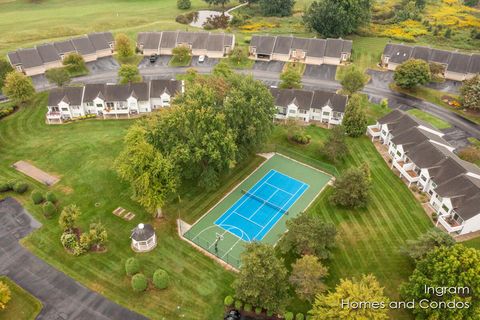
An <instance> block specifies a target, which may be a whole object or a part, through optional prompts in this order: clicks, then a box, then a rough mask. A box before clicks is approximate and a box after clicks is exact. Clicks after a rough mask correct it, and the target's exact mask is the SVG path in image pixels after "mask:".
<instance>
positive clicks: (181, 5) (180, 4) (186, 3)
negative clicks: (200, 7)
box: [177, 0, 192, 10]
mask: <svg viewBox="0 0 480 320" xmlns="http://www.w3.org/2000/svg"><path fill="white" fill-rule="evenodd" d="M191 6H192V2H191V1H190V0H177V8H178V9H180V10H187V9H190V7H191Z"/></svg>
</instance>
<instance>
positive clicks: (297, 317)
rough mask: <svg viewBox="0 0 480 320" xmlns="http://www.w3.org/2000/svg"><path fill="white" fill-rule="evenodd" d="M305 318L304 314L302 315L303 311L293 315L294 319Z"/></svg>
mask: <svg viewBox="0 0 480 320" xmlns="http://www.w3.org/2000/svg"><path fill="white" fill-rule="evenodd" d="M303 319H305V316H304V315H303V313H297V315H296V316H295V320H303Z"/></svg>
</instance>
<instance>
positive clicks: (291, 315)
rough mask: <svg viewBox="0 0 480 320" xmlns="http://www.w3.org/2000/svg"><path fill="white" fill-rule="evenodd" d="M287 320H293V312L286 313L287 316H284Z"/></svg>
mask: <svg viewBox="0 0 480 320" xmlns="http://www.w3.org/2000/svg"><path fill="white" fill-rule="evenodd" d="M283 317H284V318H285V320H293V313H292V312H290V311H289V312H285V315H284V316H283Z"/></svg>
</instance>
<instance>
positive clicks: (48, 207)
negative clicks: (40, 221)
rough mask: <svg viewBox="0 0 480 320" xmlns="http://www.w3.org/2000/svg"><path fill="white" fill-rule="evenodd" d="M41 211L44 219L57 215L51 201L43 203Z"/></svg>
mask: <svg viewBox="0 0 480 320" xmlns="http://www.w3.org/2000/svg"><path fill="white" fill-rule="evenodd" d="M42 211H43V215H44V216H45V218H47V219H49V218H51V217H53V216H54V215H55V213H57V207H56V206H55V204H54V203H53V202H51V201H45V202H44V203H43V205H42Z"/></svg>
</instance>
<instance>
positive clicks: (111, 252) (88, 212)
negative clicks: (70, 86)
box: [0, 94, 260, 320]
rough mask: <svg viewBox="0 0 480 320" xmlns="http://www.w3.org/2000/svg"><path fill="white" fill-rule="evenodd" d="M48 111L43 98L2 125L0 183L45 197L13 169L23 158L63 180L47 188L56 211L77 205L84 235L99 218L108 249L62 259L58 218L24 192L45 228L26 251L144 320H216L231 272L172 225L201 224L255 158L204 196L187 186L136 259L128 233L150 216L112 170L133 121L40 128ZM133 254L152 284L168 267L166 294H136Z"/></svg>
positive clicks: (23, 199)
mask: <svg viewBox="0 0 480 320" xmlns="http://www.w3.org/2000/svg"><path fill="white" fill-rule="evenodd" d="M45 106H46V95H45V94H41V95H39V97H38V98H37V99H36V100H35V103H34V106H29V107H26V108H22V109H21V110H19V111H18V112H16V113H15V114H13V115H11V116H9V117H7V118H4V119H2V120H1V121H0V150H2V151H1V152H0V180H9V179H22V180H25V181H28V183H29V184H30V185H31V186H35V188H38V189H41V190H42V191H46V187H44V186H42V185H40V184H39V183H37V182H35V181H33V180H30V179H27V178H26V177H25V176H23V175H22V174H21V173H18V172H17V171H15V170H14V169H13V168H11V167H10V165H11V164H12V163H14V162H16V161H17V160H20V159H22V160H29V161H31V162H32V163H33V164H35V165H36V166H38V167H39V168H41V169H43V170H45V171H47V172H50V173H52V174H56V175H59V176H60V182H59V183H57V184H56V185H55V186H54V187H52V188H50V189H51V190H53V191H54V192H55V193H56V194H57V196H58V197H59V199H60V205H61V206H65V205H67V204H70V203H75V204H77V205H78V206H79V207H80V209H81V210H82V213H83V214H82V216H81V218H80V222H79V224H80V227H81V229H82V230H85V229H87V228H88V225H89V223H90V222H91V221H95V220H100V221H101V222H102V223H103V224H104V225H105V226H106V228H107V231H108V238H109V241H108V244H107V248H108V251H107V252H106V253H102V254H99V253H90V254H86V255H83V256H81V257H73V256H71V255H69V254H67V253H66V252H65V250H64V249H63V248H62V246H61V243H60V240H59V239H60V234H61V231H60V228H59V226H58V214H57V215H56V216H54V218H52V219H51V220H47V219H45V218H44V217H43V215H42V214H41V210H40V209H41V208H40V207H39V206H34V205H33V203H32V201H31V200H30V197H29V194H30V192H29V191H28V192H27V193H26V194H25V195H23V196H21V197H19V200H20V201H21V202H22V203H23V204H24V205H25V206H26V207H27V209H28V210H29V211H30V212H32V213H33V214H34V216H35V217H36V218H37V219H38V220H39V221H40V222H41V223H42V224H43V227H42V228H41V229H40V230H39V231H37V232H35V233H33V234H31V235H30V236H29V237H28V238H26V239H24V240H23V242H22V243H23V245H25V246H26V247H27V248H28V249H29V250H31V251H32V252H33V253H35V254H36V255H38V256H39V257H40V258H42V259H44V260H45V261H47V262H48V263H50V264H52V265H53V266H55V267H56V268H58V269H59V270H61V271H63V272H65V273H66V274H68V275H70V276H72V277H73V278H75V279H77V280H79V281H80V282H82V283H83V284H85V285H86V286H88V287H89V288H91V289H93V290H96V291H98V292H100V293H102V294H103V295H105V296H106V297H108V298H110V299H111V300H113V301H115V302H117V303H120V304H122V305H124V306H126V307H127V308H130V309H133V310H135V311H137V312H141V313H143V314H145V315H146V316H148V317H149V318H152V319H163V318H167V319H179V318H180V317H181V315H184V317H183V318H184V319H198V320H204V319H217V318H219V317H220V316H221V314H222V311H223V306H222V301H223V298H224V296H225V295H227V294H228V293H231V289H230V283H231V282H232V280H233V274H232V273H230V272H227V271H225V270H224V269H222V268H221V267H219V266H218V265H217V264H215V263H214V262H213V261H211V260H210V259H209V258H207V257H204V256H203V255H201V254H199V253H198V252H197V251H196V250H195V249H194V248H192V247H191V246H190V245H189V244H187V243H186V242H183V241H181V240H180V239H179V238H178V236H177V233H176V225H175V219H176V218H177V217H178V215H179V214H181V217H182V218H183V219H185V220H187V221H194V220H196V219H198V218H199V217H200V215H201V214H203V213H204V212H205V210H206V209H207V208H209V207H210V206H211V205H212V204H213V203H216V202H218V200H219V199H220V198H221V196H222V195H223V194H224V193H225V192H226V191H227V190H229V189H230V188H232V186H233V185H235V184H236V183H238V181H241V180H242V179H243V178H244V177H245V176H246V175H247V174H249V173H250V172H251V170H253V168H254V167H256V166H257V165H258V164H259V163H260V159H257V158H253V159H249V161H248V162H247V163H248V164H247V165H244V166H239V167H238V168H237V169H236V170H235V171H234V172H233V173H232V174H231V175H230V176H228V177H226V178H225V181H226V182H224V183H222V188H220V189H219V190H215V191H214V192H211V193H206V192H201V191H199V190H195V189H193V188H190V189H188V190H186V191H185V192H183V193H182V195H181V199H182V202H181V203H180V204H179V203H176V204H173V205H172V206H171V207H169V208H165V212H166V214H167V216H168V218H167V219H165V220H162V221H161V222H157V223H155V226H156V233H157V237H158V246H157V248H156V249H155V250H154V251H152V252H151V253H148V254H134V253H133V251H132V250H131V249H130V233H131V230H132V229H133V228H134V227H135V225H136V224H138V223H139V222H149V221H151V218H150V216H149V215H147V213H145V212H144V210H143V209H142V208H141V207H140V206H138V205H137V204H136V203H135V202H133V201H132V200H130V192H129V188H128V186H127V185H126V184H125V183H123V182H121V181H120V180H119V179H118V178H117V175H116V173H115V171H114V167H113V161H114V159H115V157H116V156H117V154H118V153H119V152H120V150H121V148H122V145H123V143H122V139H123V136H124V135H125V132H126V129H127V128H128V127H129V126H130V125H131V123H132V122H131V121H128V120H124V121H122V120H117V121H116V120H107V121H103V120H88V121H83V122H81V121H80V122H76V123H71V124H68V125H51V126H48V125H46V124H45V122H44V116H45V112H46V107H45ZM96 203H98V204H97V206H95V204H96ZM119 206H121V207H123V208H126V209H128V210H129V211H132V212H134V213H135V214H136V218H135V219H134V220H132V221H130V222H126V221H124V220H122V219H120V218H118V217H116V216H114V215H113V214H112V211H113V210H114V209H115V208H116V207H119ZM132 256H137V257H138V258H139V260H140V261H141V264H142V272H143V273H144V274H145V275H146V276H147V277H149V278H150V279H151V277H152V274H153V272H154V271H155V270H156V269H157V268H163V269H165V270H166V271H167V272H168V273H169V274H170V277H171V283H170V286H169V287H168V289H166V290H164V291H159V290H154V289H151V290H149V291H148V292H146V293H140V294H136V293H133V291H132V289H131V287H130V279H129V278H128V277H126V276H125V271H124V263H125V260H126V259H127V258H129V257H132ZM177 306H178V307H180V308H177Z"/></svg>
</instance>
